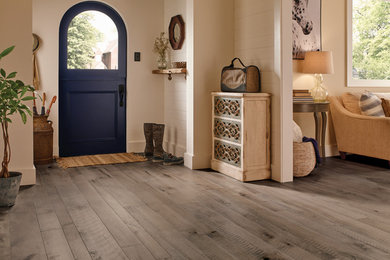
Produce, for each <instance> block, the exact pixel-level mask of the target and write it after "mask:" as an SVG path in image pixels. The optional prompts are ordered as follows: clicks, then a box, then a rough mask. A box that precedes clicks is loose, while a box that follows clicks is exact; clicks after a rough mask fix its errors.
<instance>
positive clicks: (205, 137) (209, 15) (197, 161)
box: [185, 0, 234, 169]
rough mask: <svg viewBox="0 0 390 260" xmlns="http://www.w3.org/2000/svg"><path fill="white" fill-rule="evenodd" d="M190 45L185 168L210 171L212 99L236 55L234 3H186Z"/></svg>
mask: <svg viewBox="0 0 390 260" xmlns="http://www.w3.org/2000/svg"><path fill="white" fill-rule="evenodd" d="M187 5H188V6H187V7H188V12H191V9H192V11H193V17H192V16H191V15H190V16H188V17H187V20H188V21H189V26H191V27H192V28H190V29H189V30H190V32H191V31H193V36H192V37H191V38H190V41H191V43H189V42H188V41H187V55H188V56H187V57H188V60H187V61H188V62H190V64H189V69H190V72H189V78H188V82H187V91H188V93H187V120H188V122H187V152H186V154H185V165H186V166H188V167H189V168H192V169H201V168H209V167H210V166H211V165H210V160H211V148H212V145H211V96H210V93H211V92H212V91H218V90H219V89H220V86H219V84H220V73H221V69H222V67H223V66H225V65H226V64H228V63H229V62H230V61H231V59H232V57H233V53H234V43H233V39H234V31H233V30H232V28H233V27H234V19H233V18H232V17H233V15H234V10H233V8H234V6H233V0H213V1H208V0H190V1H187Z"/></svg>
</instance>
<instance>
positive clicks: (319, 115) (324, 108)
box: [293, 102, 329, 157]
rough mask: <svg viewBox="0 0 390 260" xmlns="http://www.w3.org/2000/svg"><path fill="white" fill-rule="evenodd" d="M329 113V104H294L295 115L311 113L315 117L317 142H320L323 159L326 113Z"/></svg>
mask: <svg viewBox="0 0 390 260" xmlns="http://www.w3.org/2000/svg"><path fill="white" fill-rule="evenodd" d="M328 111H329V102H321V103H315V102H310V103H307V102H294V103H293V112H294V113H310V112H312V113H313V115H314V122H315V129H316V140H317V142H318V146H319V147H318V148H319V149H320V153H321V157H325V134H326V122H327V115H326V112H328Z"/></svg>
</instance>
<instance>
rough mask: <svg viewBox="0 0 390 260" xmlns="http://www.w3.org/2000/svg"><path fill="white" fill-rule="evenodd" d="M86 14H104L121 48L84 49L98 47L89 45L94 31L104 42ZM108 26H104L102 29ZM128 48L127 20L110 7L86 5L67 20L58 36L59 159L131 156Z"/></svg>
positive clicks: (71, 12) (75, 9)
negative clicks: (110, 21) (98, 155)
mask: <svg viewBox="0 0 390 260" xmlns="http://www.w3.org/2000/svg"><path fill="white" fill-rule="evenodd" d="M87 11H96V12H99V13H100V14H102V15H104V16H108V17H109V18H110V19H111V20H112V22H113V23H114V24H115V26H116V30H117V43H115V42H114V41H113V43H112V44H111V42H110V44H111V45H110V44H107V46H104V48H105V49H103V47H101V46H99V45H96V46H97V47H96V46H95V47H93V48H89V49H88V46H85V45H86V44H85V43H86V42H87V40H88V41H90V42H91V44H92V43H93V42H94V40H90V39H88V37H90V36H89V35H90V32H91V31H93V32H94V33H95V35H96V37H95V38H99V37H100V38H102V36H101V33H100V34H99V33H97V32H96V29H94V28H92V27H91V25H90V24H88V22H86V16H88V15H84V14H86V13H88V12H87ZM92 13H93V12H92ZM76 17H77V19H76ZM74 19H75V20H74ZM104 26H105V24H104V23H101V27H104ZM115 26H114V28H115ZM86 28H87V29H88V28H89V30H90V31H88V33H89V34H88V35H87V36H83V35H80V33H82V32H83V30H85V29H86ZM95 28H98V26H97V27H96V26H95ZM75 30H76V31H75ZM83 37H84V38H83ZM68 38H69V39H68ZM115 44H116V45H115ZM126 44H127V34H126V28H125V25H124V23H123V20H122V19H121V17H120V16H119V14H118V13H117V12H116V11H115V10H114V9H113V8H111V7H110V6H108V5H106V4H103V3H100V2H92V1H88V2H82V3H79V4H77V5H75V6H73V7H71V8H70V9H69V10H68V11H67V12H66V13H65V15H64V17H63V18H62V21H61V24H60V35H59V149H60V156H74V155H87V154H102V153H120V152H126V56H127V51H126ZM68 45H69V46H68ZM99 48H101V49H102V50H100V49H99ZM90 49H93V50H94V54H91V52H90ZM97 49H99V50H97ZM114 56H115V57H116V58H113V57H114Z"/></svg>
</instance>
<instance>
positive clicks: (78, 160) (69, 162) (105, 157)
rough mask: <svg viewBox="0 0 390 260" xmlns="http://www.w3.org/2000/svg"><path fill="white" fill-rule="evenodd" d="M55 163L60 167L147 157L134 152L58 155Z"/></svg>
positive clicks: (143, 160)
mask: <svg viewBox="0 0 390 260" xmlns="http://www.w3.org/2000/svg"><path fill="white" fill-rule="evenodd" d="M56 161H57V164H58V165H59V166H60V167H61V168H64V169H66V168H75V167H83V166H92V165H104V164H117V163H129V162H145V161H147V159H146V158H145V157H143V156H141V155H136V154H134V153H112V154H96V155H84V156H74V157H58V158H56Z"/></svg>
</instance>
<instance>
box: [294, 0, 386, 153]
mask: <svg viewBox="0 0 390 260" xmlns="http://www.w3.org/2000/svg"><path fill="white" fill-rule="evenodd" d="M346 2H347V1H346V0H342V1H340V0H326V1H322V49H323V50H326V51H332V52H333V62H334V71H335V73H334V74H332V75H324V84H325V86H326V87H327V88H328V91H329V95H341V94H342V93H343V92H347V91H348V92H354V91H363V90H365V89H368V90H370V91H373V92H389V91H390V88H356V87H353V88H351V87H347V78H346V77H347V49H346V46H347V26H346V22H347V18H346V17H347V11H346ZM298 66H299V61H294V67H295V69H298ZM293 87H294V89H310V88H312V87H314V78H313V76H311V75H305V74H301V73H294V84H293ZM294 120H295V121H296V122H297V123H298V124H299V125H300V126H301V128H302V131H303V134H304V135H306V136H310V137H314V136H315V134H314V133H315V132H314V119H313V115H311V114H294ZM328 123H329V125H330V126H329V128H328V131H327V137H326V144H327V146H326V155H327V156H333V155H337V147H336V139H335V137H334V131H333V127H332V122H331V119H330V120H328Z"/></svg>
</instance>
